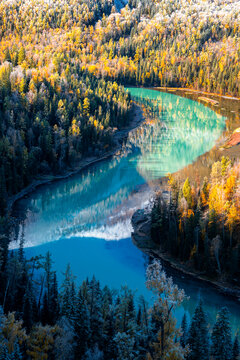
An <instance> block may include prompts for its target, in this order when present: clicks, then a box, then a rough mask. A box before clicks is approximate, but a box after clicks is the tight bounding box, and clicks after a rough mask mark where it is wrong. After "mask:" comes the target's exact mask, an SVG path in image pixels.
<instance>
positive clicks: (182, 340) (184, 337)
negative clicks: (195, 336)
mask: <svg viewBox="0 0 240 360" xmlns="http://www.w3.org/2000/svg"><path fill="white" fill-rule="evenodd" d="M181 332H182V335H181V338H180V343H181V345H182V347H185V346H186V345H187V337H188V326H187V316H186V314H185V313H184V315H183V318H182V323H181Z"/></svg>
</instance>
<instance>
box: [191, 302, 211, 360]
mask: <svg viewBox="0 0 240 360" xmlns="http://www.w3.org/2000/svg"><path fill="white" fill-rule="evenodd" d="M188 345H189V348H190V352H189V355H188V360H199V359H202V360H208V359H209V334H208V328H207V320H206V315H205V312H204V310H203V306H202V302H200V303H199V305H198V306H197V307H196V310H195V312H194V315H193V318H192V321H191V325H190V329H189V335H188Z"/></svg>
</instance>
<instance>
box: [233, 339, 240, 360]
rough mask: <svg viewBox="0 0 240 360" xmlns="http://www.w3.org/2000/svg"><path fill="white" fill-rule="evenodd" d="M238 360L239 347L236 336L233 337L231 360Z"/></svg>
mask: <svg viewBox="0 0 240 360" xmlns="http://www.w3.org/2000/svg"><path fill="white" fill-rule="evenodd" d="M239 359H240V346H239V341H238V334H237V335H236V336H235V339H234V343H233V352H232V360H239Z"/></svg>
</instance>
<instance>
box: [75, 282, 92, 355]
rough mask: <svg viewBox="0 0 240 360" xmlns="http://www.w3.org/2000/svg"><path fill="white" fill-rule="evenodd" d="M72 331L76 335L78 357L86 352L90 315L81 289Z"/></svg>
mask: <svg viewBox="0 0 240 360" xmlns="http://www.w3.org/2000/svg"><path fill="white" fill-rule="evenodd" d="M74 329H75V334H76V336H75V337H76V355H77V356H79V357H80V356H82V355H83V354H84V353H85V352H86V350H87V348H88V343H89V340H90V335H91V331H90V314H89V310H88V306H87V303H86V300H85V298H84V296H83V294H82V289H81V288H80V290H79V293H78V299H77V306H76V313H75V320H74Z"/></svg>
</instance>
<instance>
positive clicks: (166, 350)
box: [0, 247, 240, 360]
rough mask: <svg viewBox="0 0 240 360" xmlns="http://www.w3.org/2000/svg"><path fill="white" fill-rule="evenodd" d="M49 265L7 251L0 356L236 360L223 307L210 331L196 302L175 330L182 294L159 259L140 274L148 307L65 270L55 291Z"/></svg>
mask: <svg viewBox="0 0 240 360" xmlns="http://www.w3.org/2000/svg"><path fill="white" fill-rule="evenodd" d="M52 265H53V264H52V259H51V255H50V254H49V253H47V254H46V256H44V257H43V256H42V257H35V258H31V259H28V260H26V259H25V257H24V251H23V248H22V247H21V248H20V249H19V250H18V251H17V252H15V253H14V254H13V253H12V255H11V258H10V260H9V264H8V272H7V273H8V286H7V288H6V290H5V293H4V294H3V293H1V303H2V304H3V306H1V307H0V359H4V360H21V359H39V360H40V359H56V360H61V359H62V360H65V359H68V360H74V359H77V360H81V359H84V360H103V359H109V360H110V359H112V360H114V359H116V360H120V359H121V360H130V359H136V360H141V359H147V360H159V359H164V360H165V359H166V360H167V359H172V360H174V359H188V360H199V359H204V360H209V359H214V360H218V359H219V360H220V359H222V360H238V359H239V354H240V346H239V341H238V335H237V334H236V335H234V336H233V334H232V330H231V326H230V321H229V313H228V310H227V309H226V308H222V309H221V310H220V311H219V313H218V315H217V318H216V322H215V324H213V326H212V327H211V329H209V325H208V319H207V314H206V313H205V311H204V307H203V304H202V303H201V302H200V303H199V304H198V305H197V307H196V309H195V312H194V314H193V317H192V319H191V320H189V319H188V318H187V316H186V314H184V316H183V319H182V322H181V326H180V328H179V327H177V326H176V320H175V318H174V310H175V309H176V308H177V307H179V306H180V305H181V304H182V303H183V301H187V297H186V295H185V293H184V291H183V290H181V289H179V288H178V287H177V285H174V284H173V281H172V279H171V278H169V277H167V275H166V273H165V272H164V271H163V269H162V266H161V264H160V263H159V262H158V261H156V260H155V261H154V262H152V263H150V264H149V266H148V268H147V273H146V278H147V280H146V286H147V288H148V289H149V290H150V291H152V292H153V294H154V299H155V301H154V303H153V304H152V305H151V306H149V305H148V303H147V302H146V301H145V299H144V298H143V297H142V296H140V297H139V298H136V296H135V294H134V292H132V291H131V290H130V289H129V288H127V287H126V286H124V287H122V288H121V289H120V290H118V291H116V290H113V289H109V288H108V287H107V286H105V287H103V288H102V287H101V285H100V284H99V281H97V280H96V279H95V277H93V278H92V279H91V280H89V279H86V280H85V281H83V282H82V283H81V285H80V286H78V285H77V283H76V278H75V276H74V275H73V274H72V271H71V268H70V266H67V268H66V271H65V273H64V279H63V282H62V284H61V285H60V286H58V281H57V276H56V273H55V271H53V269H52ZM33 279H34V281H33ZM163 293H164V294H165V296H164V298H163V296H162V295H163ZM2 297H3V299H2ZM4 313H5V314H4Z"/></svg>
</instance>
